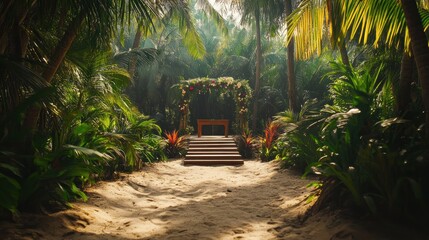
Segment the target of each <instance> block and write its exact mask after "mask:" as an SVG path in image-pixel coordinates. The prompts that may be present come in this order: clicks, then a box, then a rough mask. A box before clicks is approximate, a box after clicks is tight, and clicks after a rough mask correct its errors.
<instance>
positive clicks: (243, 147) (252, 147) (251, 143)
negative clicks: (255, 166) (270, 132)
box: [234, 130, 258, 159]
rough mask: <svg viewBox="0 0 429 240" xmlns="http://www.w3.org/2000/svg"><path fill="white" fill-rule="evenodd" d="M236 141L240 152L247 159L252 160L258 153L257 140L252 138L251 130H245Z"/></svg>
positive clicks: (236, 137)
mask: <svg viewBox="0 0 429 240" xmlns="http://www.w3.org/2000/svg"><path fill="white" fill-rule="evenodd" d="M234 140H235V142H236V144H237V147H238V152H239V153H240V155H241V156H242V157H243V158H245V159H251V158H254V157H255V153H256V151H257V148H258V146H257V140H256V139H255V138H254V137H253V136H252V132H251V131H250V130H245V131H243V133H242V134H241V135H237V136H235V137H234Z"/></svg>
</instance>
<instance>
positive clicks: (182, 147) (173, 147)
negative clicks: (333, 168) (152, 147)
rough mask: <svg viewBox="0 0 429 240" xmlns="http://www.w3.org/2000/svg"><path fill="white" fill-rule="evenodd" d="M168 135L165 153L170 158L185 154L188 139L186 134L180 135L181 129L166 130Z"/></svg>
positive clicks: (166, 135)
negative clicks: (186, 139)
mask: <svg viewBox="0 0 429 240" xmlns="http://www.w3.org/2000/svg"><path fill="white" fill-rule="evenodd" d="M164 134H165V137H166V142H167V144H166V146H165V153H166V154H167V156H168V157H169V158H173V157H178V156H183V155H184V153H185V151H186V141H185V137H184V136H179V131H177V130H173V131H172V132H167V131H166V132H164Z"/></svg>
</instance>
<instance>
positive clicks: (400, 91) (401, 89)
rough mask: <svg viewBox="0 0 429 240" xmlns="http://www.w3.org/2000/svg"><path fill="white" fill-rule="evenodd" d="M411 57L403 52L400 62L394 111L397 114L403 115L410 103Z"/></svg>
mask: <svg viewBox="0 0 429 240" xmlns="http://www.w3.org/2000/svg"><path fill="white" fill-rule="evenodd" d="M413 60H414V59H413V57H412V56H410V54H409V53H406V52H404V53H403V55H402V61H401V72H400V76H399V83H398V85H397V86H396V91H395V98H396V106H395V108H396V109H395V110H396V112H397V113H398V114H400V115H401V114H404V113H405V112H406V111H407V110H408V107H409V104H410V102H411V83H412V81H413Z"/></svg>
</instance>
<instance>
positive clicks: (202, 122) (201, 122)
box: [197, 119, 229, 137]
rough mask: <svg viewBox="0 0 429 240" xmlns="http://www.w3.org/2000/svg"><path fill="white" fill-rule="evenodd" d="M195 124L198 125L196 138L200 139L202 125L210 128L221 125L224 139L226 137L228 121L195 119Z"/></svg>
mask: <svg viewBox="0 0 429 240" xmlns="http://www.w3.org/2000/svg"><path fill="white" fill-rule="evenodd" d="M197 124H198V137H201V134H202V132H203V126H204V125H210V126H213V125H222V126H223V127H224V129H225V137H228V126H229V120H228V119H197Z"/></svg>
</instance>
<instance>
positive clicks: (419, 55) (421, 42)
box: [401, 0, 429, 138]
mask: <svg viewBox="0 0 429 240" xmlns="http://www.w3.org/2000/svg"><path fill="white" fill-rule="evenodd" d="M401 3H402V9H403V10H404V15H405V20H406V22H407V27H408V31H409V33H410V38H411V46H412V49H413V54H414V60H415V62H416V65H417V72H418V75H419V81H420V85H421V88H422V98H423V104H424V108H425V114H426V125H425V129H426V137H427V138H429V47H428V40H427V38H426V35H425V32H424V30H423V25H422V21H421V19H420V14H419V11H418V9H417V4H416V1H415V0H401Z"/></svg>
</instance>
